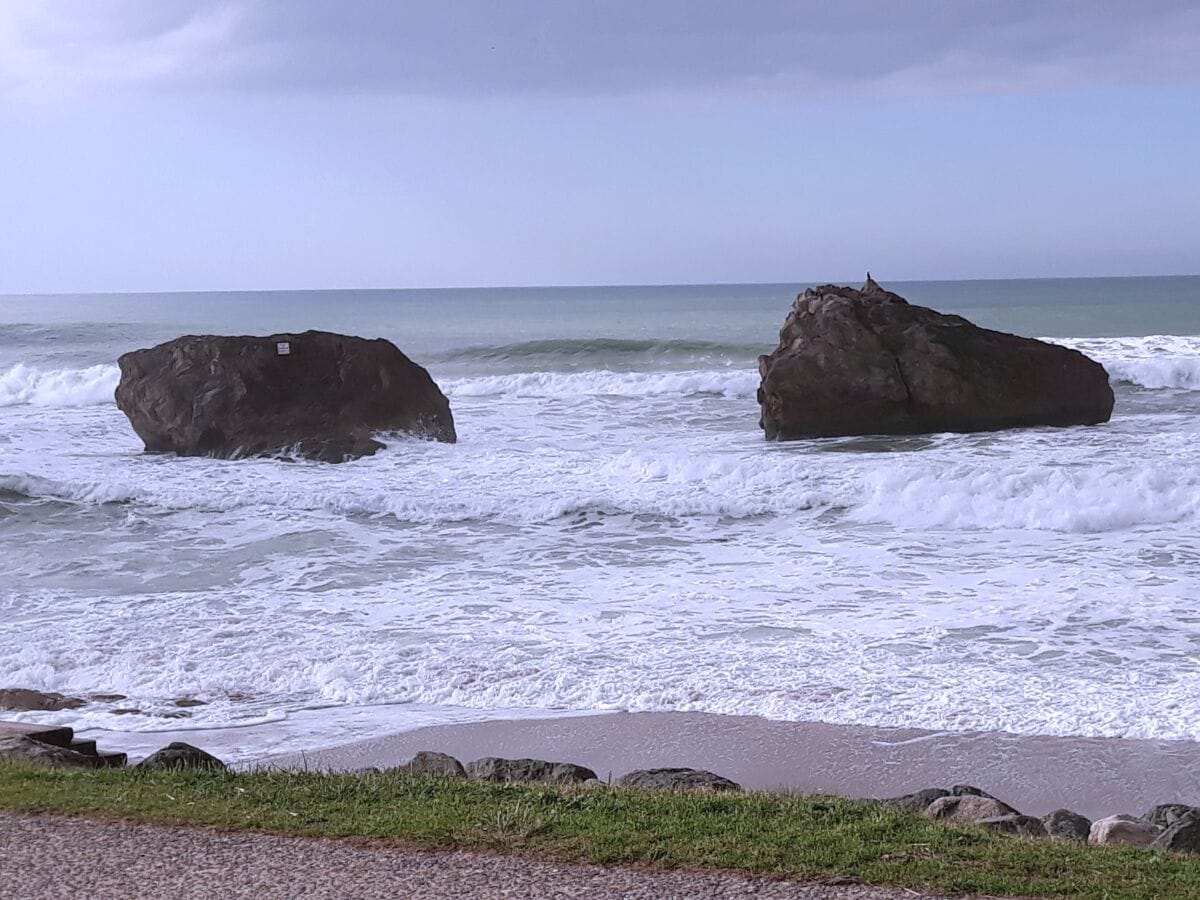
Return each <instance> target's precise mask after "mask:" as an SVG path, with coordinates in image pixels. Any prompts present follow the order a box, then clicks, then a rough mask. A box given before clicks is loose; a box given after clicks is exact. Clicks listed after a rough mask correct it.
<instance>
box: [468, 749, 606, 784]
mask: <svg viewBox="0 0 1200 900" xmlns="http://www.w3.org/2000/svg"><path fill="white" fill-rule="evenodd" d="M466 768H467V777H469V778H472V779H474V780H475V781H528V782H540V783H542V784H579V783H581V782H584V781H595V780H596V773H595V772H593V771H592V770H591V769H589V768H587V767H586V766H577V765H575V764H574V763H564V762H548V761H547V760H544V759H502V758H501V757H498V756H485V757H484V758H483V759H477V760H475V761H474V762H470V763H467V767H466Z"/></svg>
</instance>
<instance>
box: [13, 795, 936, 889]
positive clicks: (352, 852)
mask: <svg viewBox="0 0 1200 900" xmlns="http://www.w3.org/2000/svg"><path fill="white" fill-rule="evenodd" d="M0 896H2V897H5V898H9V897H11V898H14V900H15V898H21V900H26V898H28V900H34V898H68V897H72V898H73V897H80V898H82V897H86V898H89V900H91V898H105V900H119V898H127V897H128V898H139V900H143V898H144V900H154V898H171V900H181V898H191V897H197V898H199V897H203V898H214V897H220V898H226V897H253V898H255V900H268V898H293V897H306V898H318V897H329V898H376V897H380V898H382V897H388V898H413V900H420V898H431V900H432V898H437V900H444V898H447V900H448V898H456V897H472V898H474V897H479V898H518V897H554V898H576V897H587V898H628V900H667V898H673V897H686V898H707V897H720V898H725V897H756V898H764V900H766V898H770V900H775V898H804V900H835V898H836V900H904V898H908V900H911V898H913V897H917V896H924V895H918V894H916V893H914V892H912V891H906V890H898V889H882V888H866V887H857V886H853V885H826V884H795V883H789V882H779V881H767V880H763V879H754V878H743V877H739V876H736V875H726V874H698V873H693V872H663V873H655V872H647V871H638V870H633V869H621V868H605V867H602V866H589V865H564V864H556V863H552V862H545V861H541V860H536V859H530V858H524V857H512V856H508V857H505V856H489V855H486V854H479V853H465V852H437V851H413V850H404V849H397V848H393V847H385V846H380V845H378V844H368V843H365V842H354V841H336V840H326V839H318V838H300V837H283V836H280V835H269V834H254V833H249V832H219V831H211V830H208V829H202V828H172V827H163V826H158V825H134V824H129V823H124V822H101V821H89V820H85V819H74V818H68V817H63V816H28V815H15V814H11V813H4V812H0Z"/></svg>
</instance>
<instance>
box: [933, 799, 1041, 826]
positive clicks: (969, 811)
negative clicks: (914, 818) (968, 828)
mask: <svg viewBox="0 0 1200 900" xmlns="http://www.w3.org/2000/svg"><path fill="white" fill-rule="evenodd" d="M1016 815H1020V813H1018V812H1017V811H1016V810H1015V809H1013V808H1012V807H1011V806H1009V805H1008V804H1007V803H1003V802H1001V801H999V800H996V799H995V798H994V797H979V796H976V795H974V794H962V795H959V796H950V797H939V798H938V799H937V800H934V801H933V802H932V803H931V804H929V807H928V808H927V809H926V810H925V817H926V818H928V819H950V820H952V821H956V822H979V821H982V820H984V819H997V818H1001V817H1003V816H1016Z"/></svg>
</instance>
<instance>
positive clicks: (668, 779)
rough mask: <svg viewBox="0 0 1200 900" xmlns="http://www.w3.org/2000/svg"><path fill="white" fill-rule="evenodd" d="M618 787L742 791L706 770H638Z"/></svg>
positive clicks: (624, 777)
mask: <svg viewBox="0 0 1200 900" xmlns="http://www.w3.org/2000/svg"><path fill="white" fill-rule="evenodd" d="M617 787H629V788H646V789H650V790H669V791H695V790H708V791H740V790H741V789H742V786H741V785H740V784H737V783H736V782H733V781H730V780H729V779H728V778H723V777H721V776H720V775H717V774H716V773H714V772H708V771H705V770H704V769H638V770H637V771H635V772H629V773H627V774H625V775H622V776H621V777H620V778H618V779H617Z"/></svg>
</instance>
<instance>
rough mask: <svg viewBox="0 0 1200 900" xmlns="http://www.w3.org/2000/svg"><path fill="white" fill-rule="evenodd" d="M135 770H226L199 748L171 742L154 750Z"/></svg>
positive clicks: (180, 742)
mask: <svg viewBox="0 0 1200 900" xmlns="http://www.w3.org/2000/svg"><path fill="white" fill-rule="evenodd" d="M135 768H138V769H141V770H142V771H144V772H145V771H162V770H166V769H213V770H215V771H220V772H224V771H226V769H227V768H228V766H226V765H225V763H223V762H221V760H219V759H217V758H216V757H215V756H213V755H212V754H211V753H206V752H204V751H203V750H201V749H200V748H199V747H193V746H192V745H191V744H185V743H183V742H182V741H172V742H171V743H170V744H167V746H165V747H163V748H162V749H161V750H155V751H154V752H153V753H151V754H150V755H149V756H147V757H146V758H145V759H143V760H142V761H141V762H140V763H138V764H137V766H136V767H135Z"/></svg>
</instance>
